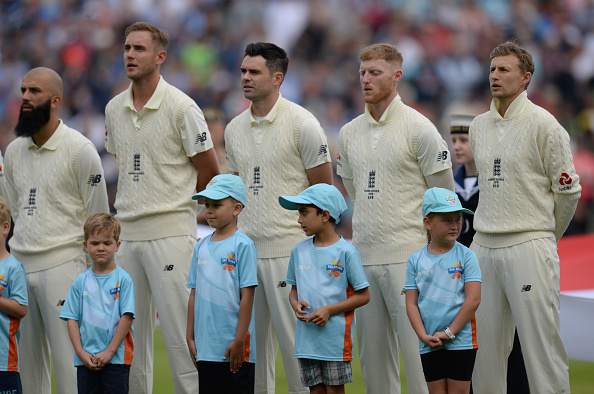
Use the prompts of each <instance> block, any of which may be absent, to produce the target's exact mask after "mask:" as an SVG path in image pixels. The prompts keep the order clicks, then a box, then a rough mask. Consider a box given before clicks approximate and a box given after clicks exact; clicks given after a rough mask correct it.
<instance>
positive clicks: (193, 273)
mask: <svg viewBox="0 0 594 394" xmlns="http://www.w3.org/2000/svg"><path fill="white" fill-rule="evenodd" d="M201 244H202V242H200V241H199V242H198V243H197V244H196V246H194V253H193V254H192V262H191V263H190V274H189V275H188V283H187V284H186V286H188V287H189V288H191V289H195V288H196V264H197V262H198V251H199V250H200V245H201Z"/></svg>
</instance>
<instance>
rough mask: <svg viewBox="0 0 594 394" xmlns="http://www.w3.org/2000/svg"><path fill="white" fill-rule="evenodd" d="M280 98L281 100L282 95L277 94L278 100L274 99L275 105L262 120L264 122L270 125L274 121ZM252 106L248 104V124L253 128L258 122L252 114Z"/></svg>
mask: <svg viewBox="0 0 594 394" xmlns="http://www.w3.org/2000/svg"><path fill="white" fill-rule="evenodd" d="M282 98H283V95H282V94H281V93H280V92H279V93H278V98H277V99H276V103H274V105H273V106H272V109H271V110H270V112H268V113H267V114H266V116H265V117H264V118H263V119H262V120H265V121H267V122H268V123H272V122H273V121H274V119H276V114H277V112H278V106H279V103H280V102H281V99H282ZM252 105H253V104H250V122H251V123H252V126H253V125H255V124H258V121H257V120H256V118H255V117H254V114H253V113H252Z"/></svg>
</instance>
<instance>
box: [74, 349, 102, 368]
mask: <svg viewBox="0 0 594 394" xmlns="http://www.w3.org/2000/svg"><path fill="white" fill-rule="evenodd" d="M77 356H78V358H80V361H82V362H83V364H84V365H85V367H87V368H88V369H90V370H91V371H101V367H99V366H98V365H97V363H96V362H95V360H94V357H93V355H92V354H91V353H87V352H82V353H81V354H77Z"/></svg>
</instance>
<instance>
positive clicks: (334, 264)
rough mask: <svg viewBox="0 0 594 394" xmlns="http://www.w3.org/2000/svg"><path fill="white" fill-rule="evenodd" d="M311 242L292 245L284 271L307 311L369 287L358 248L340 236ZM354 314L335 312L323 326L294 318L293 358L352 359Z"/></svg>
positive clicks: (339, 300) (340, 299)
mask: <svg viewBox="0 0 594 394" xmlns="http://www.w3.org/2000/svg"><path fill="white" fill-rule="evenodd" d="M313 242H314V239H313V238H309V239H306V240H304V241H301V242H299V243H298V244H296V245H295V246H294V247H293V250H292V251H291V259H290V260H289V269H288V271H287V284H290V285H296V286H297V297H298V299H299V300H304V301H306V302H307V303H308V304H309V306H310V309H306V311H307V312H309V313H311V312H313V311H315V310H316V309H318V308H320V307H322V306H326V305H330V304H336V303H338V302H342V301H344V300H346V299H347V298H349V297H350V296H352V295H353V294H355V291H357V290H361V289H364V288H366V287H369V283H368V282H367V277H366V276H365V272H364V271H363V266H362V265H361V256H360V255H359V252H358V251H357V248H355V247H354V246H353V245H351V244H350V243H348V242H347V241H345V240H344V238H342V237H340V240H339V241H338V242H336V243H335V244H333V245H330V246H326V247H317V246H314V244H313ZM354 316H355V311H348V312H345V313H337V314H335V315H332V316H330V318H329V319H328V322H326V324H325V325H324V326H322V327H319V326H316V325H315V324H314V323H305V322H302V321H301V320H297V326H296V332H295V358H308V359H314V360H325V361H351V360H352V359H353V343H354V342H355V330H353V322H354Z"/></svg>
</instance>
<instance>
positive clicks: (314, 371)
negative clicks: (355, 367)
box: [297, 358, 353, 387]
mask: <svg viewBox="0 0 594 394" xmlns="http://www.w3.org/2000/svg"><path fill="white" fill-rule="evenodd" d="M297 360H298V361H299V372H300V375H301V383H302V384H303V385H304V386H305V387H312V386H316V385H318V384H322V383H323V384H325V385H327V386H339V385H342V384H346V383H351V382H352V381H353V371H352V369H351V362H350V361H323V360H313V359H310V358H299V359H297Z"/></svg>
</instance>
